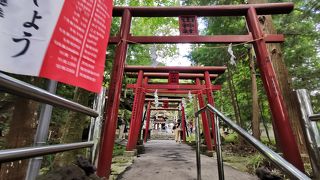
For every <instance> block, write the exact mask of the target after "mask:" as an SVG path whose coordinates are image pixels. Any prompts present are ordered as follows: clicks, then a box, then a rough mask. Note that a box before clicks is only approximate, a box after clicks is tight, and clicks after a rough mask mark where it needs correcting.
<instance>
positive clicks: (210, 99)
mask: <svg viewBox="0 0 320 180" xmlns="http://www.w3.org/2000/svg"><path fill="white" fill-rule="evenodd" d="M204 80H205V85H206V94H207V100H208V103H209V104H211V105H212V106H214V99H213V96H212V86H211V79H210V74H209V72H208V71H205V72H204ZM209 115H210V119H211V133H212V138H213V140H214V145H216V134H215V126H214V125H215V123H214V121H215V119H214V114H213V113H212V112H211V111H210V112H209Z"/></svg>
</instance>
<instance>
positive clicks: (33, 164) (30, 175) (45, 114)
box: [26, 80, 58, 180]
mask: <svg viewBox="0 0 320 180" xmlns="http://www.w3.org/2000/svg"><path fill="white" fill-rule="evenodd" d="M57 84H58V82H57V81H52V80H49V83H48V92H50V93H52V94H55V93H56V90H57ZM52 108H53V107H52V106H51V105H49V104H42V106H41V112H40V117H39V124H38V127H37V132H36V135H35V138H34V145H35V146H41V145H45V144H46V141H47V138H48V132H49V126H50V120H51V114H52ZM42 159H43V157H36V158H32V159H30V161H29V165H28V170H27V175H26V179H28V180H33V179H36V177H37V176H38V175H39V170H40V168H41V163H42Z"/></svg>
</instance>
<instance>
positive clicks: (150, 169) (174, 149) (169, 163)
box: [118, 140, 258, 180]
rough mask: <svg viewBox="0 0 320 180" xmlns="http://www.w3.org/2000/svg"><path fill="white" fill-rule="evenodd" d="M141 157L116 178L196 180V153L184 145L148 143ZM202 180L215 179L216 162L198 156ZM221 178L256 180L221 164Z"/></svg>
mask: <svg viewBox="0 0 320 180" xmlns="http://www.w3.org/2000/svg"><path fill="white" fill-rule="evenodd" d="M145 150H146V152H145V154H141V155H140V157H138V158H136V159H135V160H134V163H133V164H132V165H131V166H130V167H129V168H128V169H127V170H126V171H125V172H124V173H123V174H122V175H120V176H119V178H118V179H123V180H196V177H197V175H196V154H195V151H194V150H192V148H191V147H190V146H188V145H186V144H177V143H176V142H175V141H172V140H152V141H149V142H148V143H147V144H145ZM201 166H202V169H201V171H202V180H209V179H210V180H215V179H217V180H218V171H217V169H218V168H217V163H216V159H213V158H210V157H207V156H204V155H201ZM224 172H225V179H226V180H228V179H230V180H242V179H243V180H256V179H258V178H257V177H255V176H253V175H250V174H247V173H244V172H240V171H237V170H235V169H233V168H231V167H229V166H227V165H224Z"/></svg>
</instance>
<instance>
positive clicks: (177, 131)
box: [173, 123, 181, 143]
mask: <svg viewBox="0 0 320 180" xmlns="http://www.w3.org/2000/svg"><path fill="white" fill-rule="evenodd" d="M173 130H174V140H175V141H176V142H179V143H181V135H180V133H181V127H180V123H176V124H175V125H174V127H173Z"/></svg>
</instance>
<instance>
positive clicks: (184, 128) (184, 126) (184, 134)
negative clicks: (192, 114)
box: [181, 106, 186, 142]
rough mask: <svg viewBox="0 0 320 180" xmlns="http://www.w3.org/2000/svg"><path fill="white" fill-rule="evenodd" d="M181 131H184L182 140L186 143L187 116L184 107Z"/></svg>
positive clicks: (182, 109)
mask: <svg viewBox="0 0 320 180" xmlns="http://www.w3.org/2000/svg"><path fill="white" fill-rule="evenodd" d="M181 129H182V140H183V142H186V114H185V111H184V107H183V106H182V107H181Z"/></svg>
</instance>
